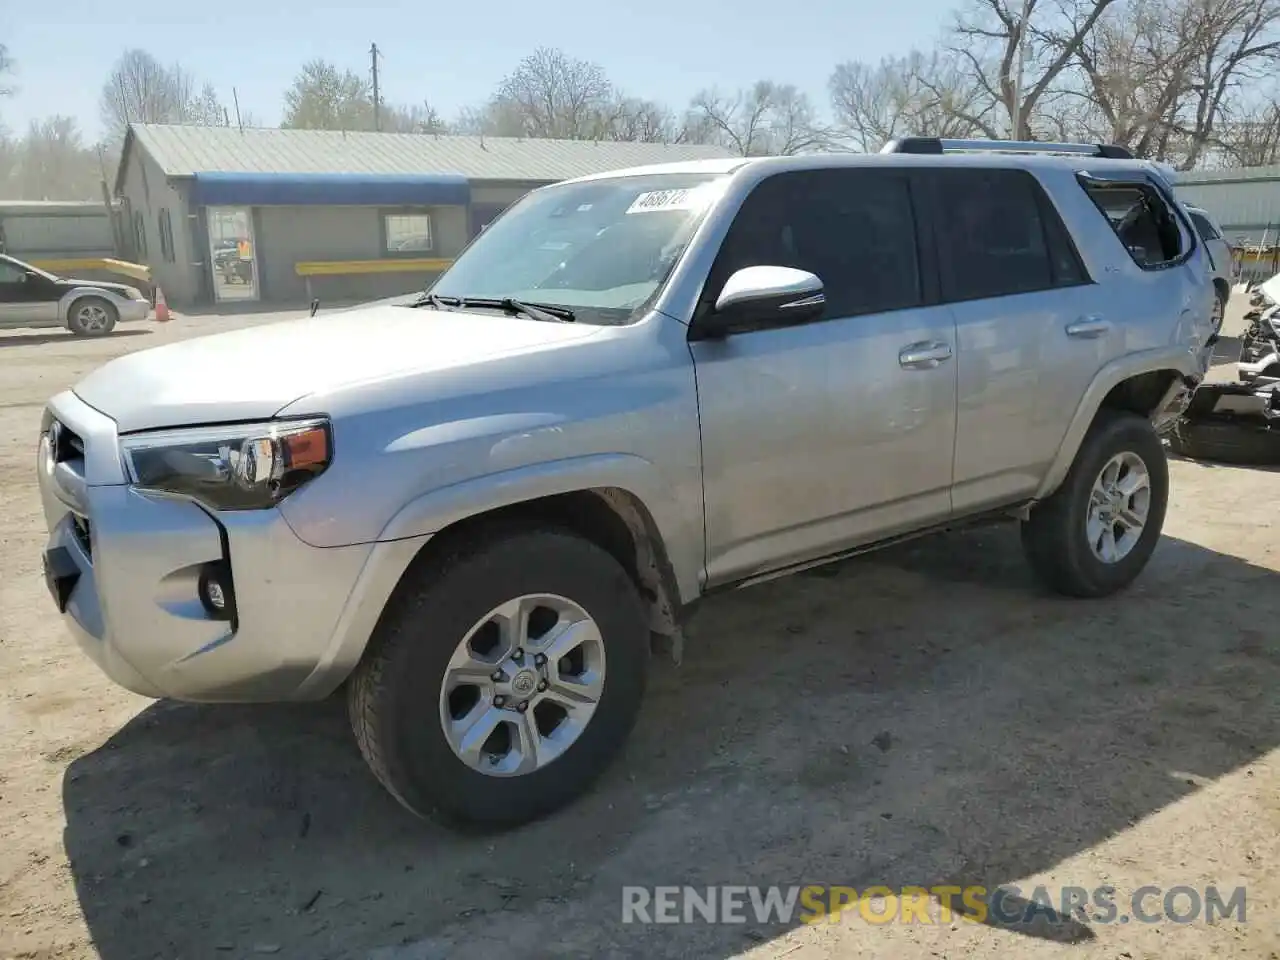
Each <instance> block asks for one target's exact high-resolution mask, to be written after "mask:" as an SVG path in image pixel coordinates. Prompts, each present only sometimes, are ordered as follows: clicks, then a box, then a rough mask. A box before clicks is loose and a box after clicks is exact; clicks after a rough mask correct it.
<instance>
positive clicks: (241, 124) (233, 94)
mask: <svg viewBox="0 0 1280 960" xmlns="http://www.w3.org/2000/svg"><path fill="white" fill-rule="evenodd" d="M231 102H232V103H234V104H235V106H236V126H237V127H239V128H240V132H241V133H244V121H243V120H241V119H240V95H239V94H238V93H236V88H235V87H232V88H231Z"/></svg>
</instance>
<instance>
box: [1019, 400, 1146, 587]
mask: <svg viewBox="0 0 1280 960" xmlns="http://www.w3.org/2000/svg"><path fill="white" fill-rule="evenodd" d="M1168 500H1169V464H1168V461H1167V460H1166V459H1165V453H1164V447H1163V445H1162V444H1161V442H1160V438H1159V437H1158V436H1157V435H1156V432H1155V429H1154V428H1153V427H1152V426H1151V422H1150V421H1149V420H1147V419H1146V418H1145V417H1141V416H1138V415H1137V414H1133V413H1128V412H1124V411H1118V410H1103V411H1101V412H1100V413H1099V414H1098V419H1097V420H1096V421H1095V422H1094V424H1093V426H1092V427H1091V428H1090V429H1089V432H1088V434H1086V436H1085V439H1084V442H1083V443H1081V445H1080V449H1079V451H1077V453H1076V459H1075V462H1074V463H1073V464H1072V465H1071V469H1070V471H1068V473H1067V478H1066V479H1065V480H1064V481H1063V483H1062V486H1061V487H1059V488H1058V490H1057V491H1056V492H1055V493H1054V494H1053V495H1052V496H1051V497H1049V498H1048V499H1047V500H1045V501H1044V502H1043V503H1040V504H1038V505H1037V506H1036V507H1034V508H1033V509H1032V511H1031V517H1030V519H1028V520H1025V521H1023V523H1022V546H1023V549H1024V551H1025V552H1026V555H1027V559H1028V560H1029V561H1030V563H1031V567H1032V569H1033V570H1034V571H1035V572H1036V574H1037V575H1038V576H1039V577H1040V578H1041V579H1042V580H1043V581H1044V582H1045V583H1046V584H1047V585H1048V586H1049V587H1050V588H1051V589H1053V590H1056V591H1057V592H1059V593H1062V594H1065V595H1067V596H1073V597H1104V596H1107V595H1109V594H1112V593H1115V592H1117V591H1119V590H1122V589H1124V588H1125V587H1127V586H1128V585H1129V584H1130V583H1132V582H1133V580H1134V579H1135V578H1136V577H1137V576H1138V574H1139V573H1141V572H1142V570H1143V568H1144V567H1146V565H1147V561H1148V560H1150V559H1151V554H1152V551H1154V550H1155V547H1156V541H1157V540H1159V539H1160V531H1161V529H1162V527H1163V526H1164V516H1165V510H1166V508H1167V506H1168Z"/></svg>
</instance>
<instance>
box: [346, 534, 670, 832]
mask: <svg viewBox="0 0 1280 960" xmlns="http://www.w3.org/2000/svg"><path fill="white" fill-rule="evenodd" d="M648 655H649V629H648V621H647V618H646V614H645V610H644V607H643V606H642V604H641V602H640V598H639V596H638V594H637V593H636V589H635V586H634V584H633V583H632V581H631V578H630V577H629V576H628V574H627V572H626V571H625V570H624V569H623V568H622V567H621V566H620V565H619V564H618V562H617V561H616V560H615V559H614V558H613V557H612V556H611V555H609V554H608V553H607V552H605V551H604V550H602V549H601V548H599V547H597V546H596V545H595V544H593V543H591V542H589V541H587V540H584V539H582V538H581V537H578V536H575V535H573V534H571V533H567V532H561V531H558V530H536V531H527V532H519V533H514V534H510V535H507V536H498V537H489V538H486V539H485V540H484V541H482V542H478V543H475V544H471V545H468V546H466V547H464V548H462V549H459V550H456V551H453V552H451V553H450V554H449V555H448V556H445V557H442V558H438V559H437V560H435V561H434V562H430V563H427V564H423V565H422V566H420V567H418V568H416V569H411V571H410V572H409V573H408V574H406V582H405V583H403V584H402V586H401V589H400V590H399V591H398V592H397V596H396V598H395V599H394V600H393V601H392V605H391V607H390V608H389V609H388V610H387V612H386V613H385V614H384V616H383V620H382V622H381V623H380V624H379V627H378V631H377V634H376V636H375V638H374V640H373V642H372V646H371V650H370V653H369V654H368V655H367V656H366V658H365V661H364V662H363V663H362V664H361V665H360V667H359V668H358V669H357V671H356V673H355V674H354V675H353V677H352V679H351V682H350V684H349V685H348V706H349V712H350V716H351V723H352V727H353V729H354V731H355V734H356V739H357V741H358V742H359V744H360V749H361V752H362V753H363V754H364V757H365V759H366V761H367V762H368V763H369V766H370V767H371V769H372V770H373V772H374V774H375V775H376V776H377V777H378V779H379V780H380V781H381V782H382V783H383V785H384V786H386V787H387V789H388V790H390V791H391V793H392V794H393V795H395V796H396V798H397V799H399V800H400V802H401V803H403V804H404V805H405V806H406V807H408V808H409V809H410V810H412V811H414V812H415V813H418V814H420V815H423V816H429V815H435V816H438V817H440V818H442V819H445V820H449V821H455V822H467V821H469V822H472V823H477V824H483V825H492V826H499V825H514V824H518V823H521V822H524V821H528V820H531V819H534V818H536V817H539V816H542V815H544V814H547V813H550V812H551V811H553V810H555V809H556V808H558V807H560V806H563V805H564V804H566V803H568V802H569V801H571V800H572V799H574V798H575V797H577V796H578V795H579V794H581V793H582V792H583V791H584V790H586V789H587V787H588V786H589V785H590V784H591V782H592V781H594V780H595V779H596V777H597V776H599V774H600V773H601V772H602V771H603V770H604V769H605V768H606V767H607V766H608V764H609V762H610V760H611V759H612V758H613V757H614V755H615V754H616V753H617V752H618V751H619V749H620V748H621V746H622V744H623V743H624V742H625V740H626V739H627V736H628V734H629V733H630V730H631V727H632V725H633V724H634V722H635V719H636V715H637V713H638V711H639V707H640V701H641V697H642V694H643V691H644V685H645V673H646V667H647V661H648Z"/></svg>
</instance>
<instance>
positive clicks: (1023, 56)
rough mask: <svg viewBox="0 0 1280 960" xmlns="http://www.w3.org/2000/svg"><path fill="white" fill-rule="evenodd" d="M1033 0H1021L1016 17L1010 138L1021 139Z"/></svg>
mask: <svg viewBox="0 0 1280 960" xmlns="http://www.w3.org/2000/svg"><path fill="white" fill-rule="evenodd" d="M1034 3H1035V0H1023V3H1022V16H1021V17H1019V18H1018V41H1017V42H1018V47H1017V50H1018V56H1017V66H1016V67H1015V68H1014V69H1015V70H1016V71H1017V73H1015V74H1014V75H1013V104H1012V107H1013V109H1012V110H1010V120H1011V122H1012V125H1013V133H1012V135H1011V139H1013V140H1021V139H1022V74H1023V71H1024V70H1025V69H1026V65H1027V20H1029V19H1030V18H1031V7H1032V5H1033V4H1034Z"/></svg>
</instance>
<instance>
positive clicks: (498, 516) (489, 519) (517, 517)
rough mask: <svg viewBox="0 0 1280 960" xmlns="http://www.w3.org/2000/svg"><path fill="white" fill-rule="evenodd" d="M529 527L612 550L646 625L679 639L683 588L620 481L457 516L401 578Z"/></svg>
mask: <svg viewBox="0 0 1280 960" xmlns="http://www.w3.org/2000/svg"><path fill="white" fill-rule="evenodd" d="M529 527H554V528H560V529H564V530H568V531H570V532H572V533H576V534H577V535H578V536H580V537H582V538H583V539H585V540H590V541H591V542H592V543H594V544H595V545H596V546H598V547H600V548H601V549H602V550H604V551H605V552H606V553H608V554H609V555H611V556H612V557H613V558H614V559H615V560H617V561H618V563H619V564H621V565H622V567H623V569H625V570H626V571H627V573H628V574H629V575H630V576H631V579H632V580H633V581H634V583H635V584H636V589H637V590H638V591H639V593H640V597H641V600H642V601H643V602H644V603H645V606H646V607H647V608H648V610H649V629H650V630H651V631H652V632H653V633H656V634H658V635H660V636H663V637H668V638H672V639H673V640H677V641H678V639H679V637H680V624H679V617H680V610H681V607H682V604H681V601H680V596H681V594H680V589H679V586H678V583H677V580H676V574H675V570H674V568H673V566H672V563H671V558H670V555H669V554H668V551H667V545H666V542H665V540H664V539H663V536H662V533H661V531H660V530H659V528H658V525H657V523H656V522H655V521H654V519H653V514H652V513H651V512H650V511H649V508H648V507H647V506H646V505H645V503H644V501H643V500H641V499H640V497H638V496H637V495H636V494H635V493H633V492H631V491H630V490H627V489H624V488H622V487H617V486H605V487H588V488H584V489H580V490H570V491H566V492H562V493H553V494H548V495H546V496H540V497H534V498H531V499H528V500H520V501H516V502H515V503H509V504H504V505H502V506H496V507H492V508H490V509H487V510H481V511H479V512H477V513H473V514H469V515H467V516H465V517H461V518H459V519H457V520H454V521H453V522H452V523H450V524H448V525H447V526H445V527H443V528H442V529H441V530H439V531H438V532H436V533H435V534H434V535H433V536H432V537H431V538H430V539H429V540H428V541H427V542H426V543H425V544H423V545H422V547H421V549H420V550H419V551H418V552H417V554H416V555H415V556H414V558H413V560H412V561H410V563H409V566H408V567H406V568H405V571H404V573H402V574H401V577H400V579H401V581H403V580H405V578H406V577H407V576H408V574H409V571H410V570H411V569H412V568H414V567H415V566H417V565H421V564H424V563H430V562H431V561H432V560H434V559H435V558H436V557H439V556H442V555H444V554H447V553H448V552H449V551H450V550H452V549H453V548H454V547H455V546H456V545H457V544H458V543H459V542H462V541H466V540H471V539H475V538H477V537H484V536H491V535H495V534H497V533H500V532H502V531H505V530H518V529H527V528H529Z"/></svg>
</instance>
